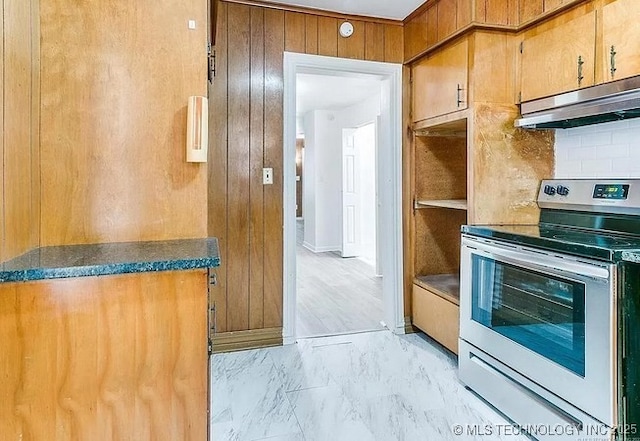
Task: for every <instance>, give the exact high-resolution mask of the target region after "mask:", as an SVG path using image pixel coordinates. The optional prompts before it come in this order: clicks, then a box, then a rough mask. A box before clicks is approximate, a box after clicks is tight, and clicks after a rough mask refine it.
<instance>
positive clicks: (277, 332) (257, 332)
mask: <svg viewBox="0 0 640 441" xmlns="http://www.w3.org/2000/svg"><path fill="white" fill-rule="evenodd" d="M269 346H282V328H265V329H251V330H248V331H232V332H221V333H218V334H214V335H213V352H214V353H218V352H232V351H241V350H243V349H257V348H266V347H269Z"/></svg>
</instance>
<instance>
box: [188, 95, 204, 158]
mask: <svg viewBox="0 0 640 441" xmlns="http://www.w3.org/2000/svg"><path fill="white" fill-rule="evenodd" d="M208 146H209V105H208V100H207V98H206V97H204V96H190V97H189V102H188V105H187V162H207V148H208Z"/></svg>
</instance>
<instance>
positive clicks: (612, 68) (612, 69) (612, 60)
mask: <svg viewBox="0 0 640 441" xmlns="http://www.w3.org/2000/svg"><path fill="white" fill-rule="evenodd" d="M616 54H617V52H616V48H615V46H611V50H610V51H609V55H610V69H609V71H610V72H611V79H613V76H614V75H615V73H616V70H618V69H616Z"/></svg>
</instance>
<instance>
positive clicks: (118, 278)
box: [0, 269, 208, 441]
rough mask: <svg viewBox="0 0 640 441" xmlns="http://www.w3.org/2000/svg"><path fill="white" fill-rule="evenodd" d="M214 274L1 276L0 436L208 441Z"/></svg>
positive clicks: (55, 440)
mask: <svg viewBox="0 0 640 441" xmlns="http://www.w3.org/2000/svg"><path fill="white" fill-rule="evenodd" d="M207 284H208V281H207V270H206V269H205V270H190V271H175V272H159V273H139V274H126V275H114V276H100V277H82V278H71V279H55V280H44V281H34V282H24V283H1V284H0V348H2V350H1V351H0V397H1V399H0V438H1V439H3V440H24V441H39V440H51V441H76V440H77V441H84V440H94V441H99V440H105V441H107V440H109V441H111V440H132V441H133V440H135V441H164V440H166V441H172V440H183V441H186V440H191V441H202V440H206V439H207V426H208V421H207V420H208V418H207V409H208V397H207V395H208V394H207V384H208V351H207Z"/></svg>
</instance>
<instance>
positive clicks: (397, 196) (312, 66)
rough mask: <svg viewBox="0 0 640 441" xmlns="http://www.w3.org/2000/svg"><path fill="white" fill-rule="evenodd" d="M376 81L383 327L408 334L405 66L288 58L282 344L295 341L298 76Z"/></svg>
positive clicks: (290, 55) (298, 56)
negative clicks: (404, 240)
mask: <svg viewBox="0 0 640 441" xmlns="http://www.w3.org/2000/svg"><path fill="white" fill-rule="evenodd" d="M298 73H312V74H325V75H333V76H340V75H344V76H358V75H367V76H371V75H373V76H377V77H379V78H380V79H381V80H382V83H383V87H382V89H383V92H382V108H383V112H382V115H381V124H383V127H384V133H385V138H386V139H385V140H383V142H379V144H380V145H382V146H383V148H381V149H380V152H379V155H380V156H379V161H380V164H381V165H382V167H380V170H379V172H380V174H381V176H380V179H381V181H379V182H381V183H383V185H382V186H381V188H380V211H379V213H380V223H381V238H382V240H381V244H380V246H381V247H382V250H381V259H382V262H381V265H382V273H383V283H382V285H383V288H382V291H383V294H382V296H383V304H384V309H385V312H384V322H385V323H386V325H387V327H388V328H389V329H390V330H391V331H393V332H394V333H397V334H404V332H405V318H404V298H403V285H402V65H401V64H394V63H381V62H374V61H362V60H350V59H344V58H336V57H324V56H319V55H307V54H298V53H291V52H285V53H284V146H283V154H284V172H283V175H284V176H283V179H284V207H283V209H284V213H283V214H284V257H283V258H284V262H283V264H284V265H283V266H284V273H283V277H284V284H283V289H284V292H283V331H282V332H283V343H284V344H289V343H294V342H295V337H296V329H295V328H296V210H295V203H296V193H295V192H296V188H295V184H296V164H295V149H296V74H298Z"/></svg>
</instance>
